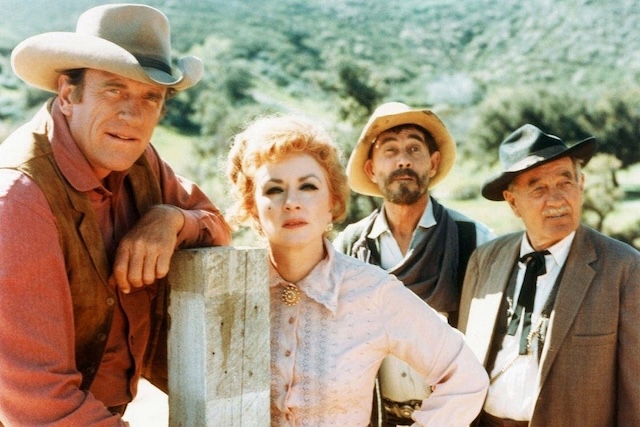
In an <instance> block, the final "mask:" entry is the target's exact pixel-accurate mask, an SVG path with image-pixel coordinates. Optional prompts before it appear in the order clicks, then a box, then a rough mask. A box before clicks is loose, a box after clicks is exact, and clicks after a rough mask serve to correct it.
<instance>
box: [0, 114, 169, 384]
mask: <svg viewBox="0 0 640 427" xmlns="http://www.w3.org/2000/svg"><path fill="white" fill-rule="evenodd" d="M48 105H49V104H48ZM48 105H47V106H48ZM50 126H52V120H51V116H50V114H49V112H48V111H47V109H46V107H45V108H43V109H42V110H40V112H39V113H38V114H37V115H36V117H34V119H33V120H32V121H31V122H30V123H27V124H26V125H24V126H22V127H21V128H20V129H18V130H17V131H16V132H14V133H13V134H12V135H11V136H10V137H9V138H8V139H7V140H6V141H4V142H3V143H2V144H0V167H1V168H11V169H17V170H19V171H21V172H23V173H24V174H25V175H27V176H29V177H30V178H31V179H32V180H33V181H35V182H36V183H37V184H38V186H39V187H40V188H41V189H42V191H43V192H44V195H45V196H46V198H47V201H48V202H49V205H50V207H51V211H52V212H53V215H54V216H55V218H56V224H57V227H58V233H59V244H60V247H61V248H62V251H63V254H64V258H65V264H66V266H65V267H66V271H67V276H68V279H69V288H70V292H71V298H72V301H73V316H74V324H75V349H76V366H77V369H78V371H80V372H81V373H82V386H81V388H82V389H83V390H87V389H89V387H90V385H91V382H92V381H93V379H94V377H95V374H96V371H97V369H98V366H99V364H100V361H101V360H102V356H103V353H104V350H105V347H106V343H107V337H108V336H109V330H110V328H111V322H112V318H113V313H114V308H115V304H116V303H117V301H116V296H115V294H114V292H113V291H112V290H111V289H110V288H109V286H108V285H107V279H108V277H109V274H110V271H111V267H110V266H109V265H108V262H107V255H106V252H105V249H104V244H103V243H102V235H101V232H100V229H99V227H98V223H97V221H96V218H95V214H94V212H93V209H92V208H91V203H90V201H89V199H88V198H87V197H86V196H85V195H84V194H83V193H81V192H78V191H76V190H75V189H74V188H73V187H72V186H70V185H69V183H68V182H67V180H66V179H65V177H64V176H63V175H62V172H61V171H60V170H59V168H58V166H57V165H56V163H55V160H54V157H53V152H52V149H51V144H50V142H49V140H48V137H47V130H48V128H49V127H50ZM127 179H129V181H130V184H131V187H132V188H133V194H134V195H135V204H136V207H137V209H138V213H139V214H140V215H142V214H144V213H145V212H146V211H147V210H148V209H149V208H150V207H151V206H153V205H154V204H159V203H162V198H161V192H160V184H159V182H158V180H157V178H156V177H155V175H154V173H153V170H152V169H151V167H150V165H149V162H148V161H147V159H146V157H145V156H141V157H140V158H139V159H138V160H137V161H136V163H135V164H134V165H133V166H132V167H131V169H130V173H129V175H128V178H127ZM162 291H163V292H160V293H159V295H158V297H161V298H162V299H164V289H163V290H162ZM156 311H160V312H163V310H162V309H159V310H158V309H157V308H156ZM158 320H159V319H158ZM152 327H153V328H155V325H152ZM156 332H157V331H156ZM152 335H154V333H153V332H152ZM151 341H153V342H155V341H156V337H154V336H152V338H151Z"/></svg>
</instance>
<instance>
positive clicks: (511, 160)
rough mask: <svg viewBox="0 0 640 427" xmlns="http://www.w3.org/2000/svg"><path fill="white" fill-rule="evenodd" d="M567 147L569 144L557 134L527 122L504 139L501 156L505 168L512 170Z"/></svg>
mask: <svg viewBox="0 0 640 427" xmlns="http://www.w3.org/2000/svg"><path fill="white" fill-rule="evenodd" d="M566 149H567V145H566V144H565V143H564V142H563V141H562V140H561V139H560V138H558V137H557V136H555V135H549V134H547V133H544V132H543V131H541V130H540V129H538V128H537V127H536V126H534V125H531V124H526V125H524V126H522V127H520V128H519V129H518V130H516V131H515V132H513V133H512V134H511V135H509V136H508V137H507V138H506V139H505V140H504V141H502V143H501V144H500V150H499V156H500V162H501V163H502V166H503V167H504V169H505V170H510V169H512V168H513V167H518V168H521V167H526V166H527V165H523V164H522V163H523V162H525V163H531V164H533V163H535V162H537V161H540V160H541V159H544V158H546V157H548V156H549V155H552V154H555V153H558V152H560V151H564V150H566Z"/></svg>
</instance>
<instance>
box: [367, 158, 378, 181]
mask: <svg viewBox="0 0 640 427" xmlns="http://www.w3.org/2000/svg"><path fill="white" fill-rule="evenodd" d="M364 173H365V174H367V176H368V177H369V179H370V180H371V182H373V183H374V184H377V181H376V174H375V173H374V171H373V161H372V160H371V159H367V160H366V161H365V162H364Z"/></svg>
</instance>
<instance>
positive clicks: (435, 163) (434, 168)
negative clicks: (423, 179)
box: [429, 151, 442, 178]
mask: <svg viewBox="0 0 640 427" xmlns="http://www.w3.org/2000/svg"><path fill="white" fill-rule="evenodd" d="M441 159H442V155H441V154H440V152H439V151H436V152H434V153H433V154H432V155H431V169H430V170H429V178H433V177H434V176H435V175H436V174H437V173H438V168H439V167H440V160H441Z"/></svg>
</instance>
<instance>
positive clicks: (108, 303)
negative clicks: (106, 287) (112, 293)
mask: <svg viewBox="0 0 640 427" xmlns="http://www.w3.org/2000/svg"><path fill="white" fill-rule="evenodd" d="M115 302H116V300H115V299H113V298H111V297H109V298H107V305H113V304H115Z"/></svg>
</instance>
